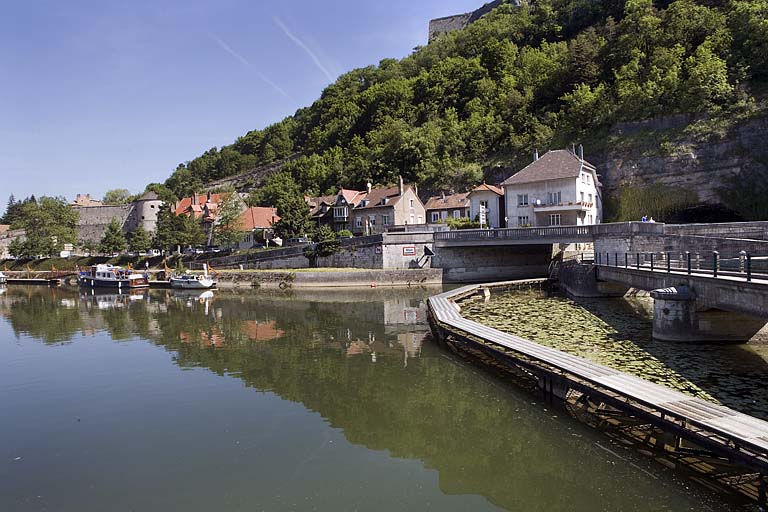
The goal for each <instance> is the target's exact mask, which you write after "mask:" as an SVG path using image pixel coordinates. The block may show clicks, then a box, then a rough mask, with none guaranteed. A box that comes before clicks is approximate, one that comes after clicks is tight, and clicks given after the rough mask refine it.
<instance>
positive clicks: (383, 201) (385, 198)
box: [381, 197, 389, 206]
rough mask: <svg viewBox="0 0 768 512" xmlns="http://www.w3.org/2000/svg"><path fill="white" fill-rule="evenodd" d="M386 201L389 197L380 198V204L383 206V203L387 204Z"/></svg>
mask: <svg viewBox="0 0 768 512" xmlns="http://www.w3.org/2000/svg"><path fill="white" fill-rule="evenodd" d="M388 202H389V198H388V197H383V198H382V199H381V205H382V206H384V205H385V204H387V203H388Z"/></svg>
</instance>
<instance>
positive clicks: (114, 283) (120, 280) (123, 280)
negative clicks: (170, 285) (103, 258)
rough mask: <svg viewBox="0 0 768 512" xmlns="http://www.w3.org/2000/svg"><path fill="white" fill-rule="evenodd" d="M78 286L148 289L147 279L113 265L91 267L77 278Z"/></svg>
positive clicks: (139, 274) (144, 275) (132, 271)
mask: <svg viewBox="0 0 768 512" xmlns="http://www.w3.org/2000/svg"><path fill="white" fill-rule="evenodd" d="M77 282H78V283H79V284H80V286H83V287H90V288H117V289H123V288H125V289H129V288H149V277H148V276H147V275H146V274H142V273H140V272H136V271H135V270H126V269H124V268H122V267H115V266H113V265H93V266H91V267H89V268H88V270H85V271H83V272H80V275H78V276H77Z"/></svg>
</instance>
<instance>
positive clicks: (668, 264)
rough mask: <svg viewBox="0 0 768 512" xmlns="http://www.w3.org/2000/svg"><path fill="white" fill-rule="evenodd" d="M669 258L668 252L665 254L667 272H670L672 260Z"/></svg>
mask: <svg viewBox="0 0 768 512" xmlns="http://www.w3.org/2000/svg"><path fill="white" fill-rule="evenodd" d="M671 256H672V254H671V253H669V252H668V253H667V272H672V258H671Z"/></svg>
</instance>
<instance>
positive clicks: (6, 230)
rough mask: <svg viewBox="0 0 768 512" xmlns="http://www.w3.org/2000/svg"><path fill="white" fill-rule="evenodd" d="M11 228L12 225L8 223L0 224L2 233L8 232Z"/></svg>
mask: <svg viewBox="0 0 768 512" xmlns="http://www.w3.org/2000/svg"><path fill="white" fill-rule="evenodd" d="M9 229H11V226H9V225H8V224H0V233H7V232H8V230H9Z"/></svg>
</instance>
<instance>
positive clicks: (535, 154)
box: [533, 149, 539, 162]
mask: <svg viewBox="0 0 768 512" xmlns="http://www.w3.org/2000/svg"><path fill="white" fill-rule="evenodd" d="M538 159H539V150H538V149H534V150H533V161H534V162H535V161H536V160H538Z"/></svg>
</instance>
